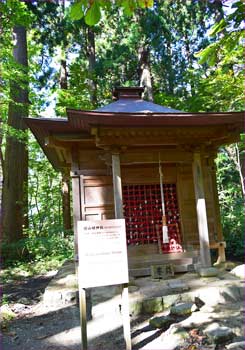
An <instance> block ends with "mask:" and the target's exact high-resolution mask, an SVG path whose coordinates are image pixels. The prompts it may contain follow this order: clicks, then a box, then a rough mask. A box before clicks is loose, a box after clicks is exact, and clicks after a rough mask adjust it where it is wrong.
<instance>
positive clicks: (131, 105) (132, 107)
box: [96, 87, 181, 113]
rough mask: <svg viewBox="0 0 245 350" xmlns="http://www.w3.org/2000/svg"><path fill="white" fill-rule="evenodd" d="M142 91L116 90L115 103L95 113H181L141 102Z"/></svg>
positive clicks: (131, 88) (133, 89) (135, 88)
mask: <svg viewBox="0 0 245 350" xmlns="http://www.w3.org/2000/svg"><path fill="white" fill-rule="evenodd" d="M143 91H144V88H143V87H119V88H116V89H115V90H114V92H113V95H114V99H117V101H115V102H112V103H110V104H108V105H106V106H104V107H100V108H98V109H96V111H97V112H113V113H181V111H179V110H177V109H172V108H168V107H164V106H161V105H158V104H156V103H153V102H149V101H144V100H142V99H141V95H142V93H143Z"/></svg>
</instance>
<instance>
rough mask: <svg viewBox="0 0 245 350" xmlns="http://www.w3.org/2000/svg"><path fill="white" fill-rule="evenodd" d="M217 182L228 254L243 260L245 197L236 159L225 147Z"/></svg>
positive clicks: (218, 162)
mask: <svg viewBox="0 0 245 350" xmlns="http://www.w3.org/2000/svg"><path fill="white" fill-rule="evenodd" d="M230 147H234V145H233V146H230ZM217 182H218V191H219V201H220V208H221V218H222V226H223V232H224V237H225V240H226V242H227V248H226V252H227V256H228V257H229V258H236V259H238V260H243V257H244V229H245V227H244V198H243V195H242V191H241V185H240V179H239V173H238V171H237V170H236V166H235V163H234V159H232V158H231V156H230V154H229V153H228V152H227V149H225V148H222V149H221V150H220V152H219V154H218V158H217Z"/></svg>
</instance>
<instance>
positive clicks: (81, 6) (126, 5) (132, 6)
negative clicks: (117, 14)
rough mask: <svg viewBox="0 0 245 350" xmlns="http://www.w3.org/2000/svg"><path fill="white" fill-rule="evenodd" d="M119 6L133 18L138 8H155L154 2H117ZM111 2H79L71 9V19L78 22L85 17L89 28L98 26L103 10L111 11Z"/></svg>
mask: <svg viewBox="0 0 245 350" xmlns="http://www.w3.org/2000/svg"><path fill="white" fill-rule="evenodd" d="M115 3H116V4H117V5H118V6H120V7H122V8H123V11H124V14H125V15H127V16H131V15H132V14H133V13H134V11H135V10H136V9H137V8H143V9H145V8H149V7H153V4H154V2H153V0H116V2H115ZM110 9H111V2H110V1H107V0H92V1H88V0H78V1H76V2H75V3H74V4H72V5H71V7H70V17H71V19H72V20H74V21H77V20H80V19H81V18H83V17H84V20H85V23H86V24H87V25H89V26H93V25H95V24H97V23H98V22H99V21H100V19H101V10H106V11H109V10H110Z"/></svg>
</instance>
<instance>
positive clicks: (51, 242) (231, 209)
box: [0, 0, 244, 261]
mask: <svg viewBox="0 0 245 350" xmlns="http://www.w3.org/2000/svg"><path fill="white" fill-rule="evenodd" d="M243 13H244V5H243V3H242V1H236V0H235V1H225V0H223V1H222V0H215V1H211V0H210V1H208V0H206V1H201V0H200V1H197V0H188V1H182V0H174V1H173V0H163V1H153V0H133V1H130V0H118V1H105V0H93V1H87V0H79V1H76V2H74V3H72V2H70V1H67V0H60V1H58V0H56V1H55V0H54V1H19V0H3V1H1V2H0V105H1V109H0V118H1V130H0V142H1V145H0V146H1V151H0V178H1V183H2V184H3V185H2V186H1V187H0V189H1V208H4V210H1V228H2V230H1V231H2V232H3V234H2V251H3V255H4V256H5V257H6V261H12V260H14V259H24V260H26V259H27V260H28V259H29V260H36V261H41V260H43V259H48V258H49V259H53V260H57V261H63V260H64V259H65V258H69V257H72V256H73V235H72V220H71V208H70V183H69V176H68V174H60V173H57V172H56V171H55V170H54V169H53V168H52V167H51V165H50V164H49V162H48V160H47V159H46V157H45V156H44V154H43V152H42V151H41V149H40V147H39V145H38V143H37V141H36V140H35V139H34V137H33V136H32V134H31V133H30V132H29V131H28V130H27V128H26V126H25V123H24V122H23V118H24V117H28V116H31V117H35V116H39V117H40V116H41V117H51V118H52V117H54V116H56V117H61V118H62V117H64V116H65V115H66V112H65V110H66V108H75V109H95V108H96V107H99V106H102V105H104V104H106V103H108V102H109V101H110V100H111V91H112V89H113V88H114V87H115V86H139V85H142V86H145V93H144V98H145V99H148V100H154V101H155V102H156V103H158V104H161V105H164V106H167V107H172V108H175V109H179V110H183V111H186V112H210V111H212V112H222V111H223V112H225V111H241V110H243V109H244V102H243V99H244V94H243V82H244V77H243V40H244V38H243V35H244V34H243ZM243 160H244V150H243V146H242V143H240V144H234V145H230V146H228V147H222V148H221V149H220V151H219V154H218V157H217V159H216V164H217V181H218V189H219V199H220V205H221V216H222V224H223V231H224V234H225V239H226V241H227V242H228V246H227V252H228V254H230V255H231V254H232V255H233V257H236V258H241V257H242V255H243V231H244V222H243V203H244V185H243V181H244V162H243Z"/></svg>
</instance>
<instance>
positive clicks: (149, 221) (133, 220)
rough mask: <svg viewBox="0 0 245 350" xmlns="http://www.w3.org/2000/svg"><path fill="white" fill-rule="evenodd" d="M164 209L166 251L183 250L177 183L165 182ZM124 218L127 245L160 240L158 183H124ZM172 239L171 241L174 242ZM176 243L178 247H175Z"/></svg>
mask: <svg viewBox="0 0 245 350" xmlns="http://www.w3.org/2000/svg"><path fill="white" fill-rule="evenodd" d="M163 190H164V198H165V210H166V217H167V225H168V235H169V243H167V244H163V243H162V241H161V247H162V250H163V252H169V251H180V248H176V245H175V243H176V244H177V245H179V244H180V243H181V242H180V232H179V220H180V218H179V209H178V201H177V192H176V185H175V184H164V186H163ZM123 204H124V217H125V220H126V233H127V244H128V245H139V244H150V243H157V242H158V235H157V225H161V224H162V201H161V191H160V185H159V184H151V185H150V184H148V185H124V186H123ZM171 240H172V241H171ZM174 245H175V248H173V246H174Z"/></svg>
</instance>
